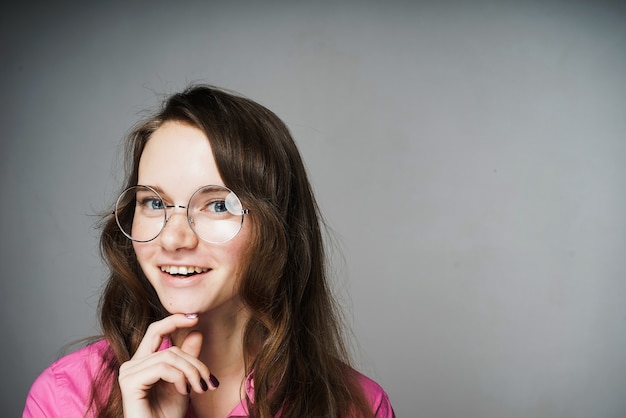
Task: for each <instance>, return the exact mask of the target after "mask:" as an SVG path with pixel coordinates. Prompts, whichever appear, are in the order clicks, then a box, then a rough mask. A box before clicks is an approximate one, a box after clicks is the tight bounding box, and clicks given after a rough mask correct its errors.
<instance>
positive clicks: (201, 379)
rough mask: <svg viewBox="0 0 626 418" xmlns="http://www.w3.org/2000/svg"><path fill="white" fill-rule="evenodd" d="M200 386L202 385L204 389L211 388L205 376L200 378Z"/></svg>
mask: <svg viewBox="0 0 626 418" xmlns="http://www.w3.org/2000/svg"><path fill="white" fill-rule="evenodd" d="M200 386H202V390H203V391H205V392H206V391H207V390H209V385H207V384H206V381H205V380H204V379H203V378H200Z"/></svg>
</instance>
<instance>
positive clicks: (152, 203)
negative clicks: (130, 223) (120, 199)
mask: <svg viewBox="0 0 626 418" xmlns="http://www.w3.org/2000/svg"><path fill="white" fill-rule="evenodd" d="M140 203H141V204H140V206H142V207H144V208H146V209H148V210H162V209H164V208H165V205H163V201H162V200H161V199H157V198H146V199H143V200H142V201H141V202H140Z"/></svg>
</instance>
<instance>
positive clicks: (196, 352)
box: [180, 331, 202, 358]
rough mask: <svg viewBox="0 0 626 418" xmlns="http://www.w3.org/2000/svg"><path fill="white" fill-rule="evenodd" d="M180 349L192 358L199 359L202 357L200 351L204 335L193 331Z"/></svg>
mask: <svg viewBox="0 0 626 418" xmlns="http://www.w3.org/2000/svg"><path fill="white" fill-rule="evenodd" d="M180 349H181V350H183V351H184V352H185V353H187V354H189V355H190V356H193V357H195V358H198V357H199V356H200V350H201V349H202V333H201V332H198V331H191V332H190V333H189V334H187V336H186V337H185V340H184V341H183V343H182V344H181V345H180Z"/></svg>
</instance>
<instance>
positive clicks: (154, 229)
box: [115, 186, 245, 243]
mask: <svg viewBox="0 0 626 418" xmlns="http://www.w3.org/2000/svg"><path fill="white" fill-rule="evenodd" d="M177 207H178V206H175V205H173V203H172V202H168V201H166V200H164V199H163V198H162V197H161V196H160V195H159V193H157V192H156V191H155V190H153V189H152V188H150V187H148V186H133V187H130V188H128V189H126V190H125V191H124V192H122V194H121V195H120V196H119V198H118V199H117V203H116V207H115V218H116V220H117V224H118V226H119V227H120V229H121V231H122V232H123V233H124V235H126V236H127V237H128V238H130V239H131V240H133V241H138V242H148V241H151V240H153V239H155V238H156V237H157V236H158V235H159V234H160V233H161V231H162V230H163V229H164V228H165V225H166V223H167V219H168V213H167V212H168V211H169V212H170V213H169V216H172V215H173V211H174V210H176V208H177ZM186 210H187V220H188V222H189V225H190V226H191V228H192V229H193V231H194V232H195V233H196V235H198V237H199V238H200V239H202V240H204V241H207V242H211V243H222V242H226V241H229V240H230V239H232V238H233V237H234V236H235V235H237V233H238V232H239V230H240V229H241V225H242V223H243V216H244V212H245V211H244V210H243V208H242V205H241V201H240V200H239V198H238V197H237V195H236V194H235V193H234V192H232V191H231V190H229V189H228V188H226V187H223V186H204V187H201V188H200V189H198V190H197V191H196V192H195V193H194V194H193V195H192V196H191V199H190V200H189V204H188V205H187V206H186Z"/></svg>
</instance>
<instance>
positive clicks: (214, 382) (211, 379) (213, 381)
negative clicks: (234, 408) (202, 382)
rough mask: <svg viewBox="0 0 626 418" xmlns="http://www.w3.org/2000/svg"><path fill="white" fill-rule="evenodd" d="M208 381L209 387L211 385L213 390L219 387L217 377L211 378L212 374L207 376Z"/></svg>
mask: <svg viewBox="0 0 626 418" xmlns="http://www.w3.org/2000/svg"><path fill="white" fill-rule="evenodd" d="M209 380H210V381H211V385H213V387H214V388H217V387H219V385H220V381H219V380H217V377H215V376H213V375H212V374H210V375H209Z"/></svg>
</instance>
